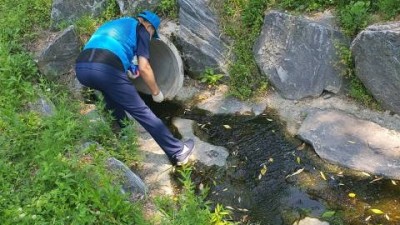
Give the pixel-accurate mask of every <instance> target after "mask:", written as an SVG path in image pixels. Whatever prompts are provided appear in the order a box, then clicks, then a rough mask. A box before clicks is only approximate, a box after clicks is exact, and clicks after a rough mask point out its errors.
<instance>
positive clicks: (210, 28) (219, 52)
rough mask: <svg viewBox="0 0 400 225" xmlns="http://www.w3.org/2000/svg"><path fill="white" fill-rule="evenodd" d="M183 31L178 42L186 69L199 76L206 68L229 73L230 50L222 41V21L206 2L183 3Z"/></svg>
mask: <svg viewBox="0 0 400 225" xmlns="http://www.w3.org/2000/svg"><path fill="white" fill-rule="evenodd" d="M178 4H179V24H180V29H179V32H178V36H177V43H178V46H179V47H180V48H179V50H180V51H181V53H182V58H183V60H184V62H185V70H186V71H187V72H188V74H189V75H190V76H192V77H199V76H200V75H201V74H203V73H204V71H205V69H206V68H212V69H214V72H215V73H216V74H219V73H224V74H226V73H227V60H228V58H229V57H228V56H227V54H228V48H227V43H226V41H224V40H222V39H221V32H220V30H219V27H218V24H219V21H218V18H217V16H216V14H214V12H213V11H212V10H211V8H210V7H209V5H208V1H206V0H179V1H178Z"/></svg>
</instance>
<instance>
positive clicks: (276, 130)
mask: <svg viewBox="0 0 400 225" xmlns="http://www.w3.org/2000/svg"><path fill="white" fill-rule="evenodd" d="M147 102H148V103H149V104H150V107H151V108H152V109H153V111H154V112H155V113H156V114H157V115H158V116H159V117H160V118H162V119H163V120H164V121H165V122H166V123H167V124H170V121H171V118H172V117H181V118H185V119H191V120H194V121H196V122H197V126H196V128H195V131H196V135H197V136H198V137H199V138H200V139H202V140H203V141H206V142H209V143H211V144H213V145H218V146H224V147H226V148H227V149H228V151H229V153H230V156H229V157H228V160H227V166H226V167H224V168H219V167H216V166H215V167H211V168H207V167H204V166H202V165H199V164H196V165H195V167H196V168H195V170H194V171H193V177H192V178H193V180H194V182H195V184H196V185H197V186H198V187H200V186H208V187H210V194H209V197H208V198H209V199H210V200H211V201H212V202H214V203H222V204H223V205H224V206H225V207H226V208H229V209H230V210H231V211H232V216H233V220H234V221H240V222H241V223H242V224H262V225H280V224H284V225H286V224H289V225H291V224H293V223H294V222H295V221H296V220H298V219H300V218H304V217H306V216H309V217H315V218H320V220H325V221H329V223H330V224H331V225H335V224H337V225H339V224H400V202H399V201H400V199H399V196H400V188H399V186H400V182H399V181H393V180H388V179H383V178H380V177H375V176H373V175H369V174H365V173H362V172H357V171H351V170H347V169H345V168H343V167H339V166H336V165H333V164H330V163H328V162H326V161H323V160H322V159H320V158H319V157H318V156H317V155H316V154H315V151H314V150H313V149H312V148H311V147H310V146H308V145H306V144H304V143H302V142H301V141H300V140H298V139H296V138H293V137H288V136H287V135H286V134H285V132H284V124H283V123H282V122H280V121H279V120H278V118H276V116H275V115H274V113H273V112H265V113H264V114H262V115H260V116H250V115H211V114H210V113H207V112H204V111H201V110H195V109H193V110H185V109H183V108H182V107H181V106H180V105H179V104H175V103H172V102H168V103H163V104H152V103H151V101H147ZM354 195H355V196H354Z"/></svg>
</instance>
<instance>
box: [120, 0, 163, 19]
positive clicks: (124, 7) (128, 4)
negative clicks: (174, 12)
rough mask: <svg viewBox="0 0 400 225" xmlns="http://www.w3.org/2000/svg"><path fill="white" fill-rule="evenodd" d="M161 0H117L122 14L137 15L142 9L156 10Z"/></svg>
mask: <svg viewBox="0 0 400 225" xmlns="http://www.w3.org/2000/svg"><path fill="white" fill-rule="evenodd" d="M160 1H161V0H135V1H131V0H117V3H118V6H119V9H120V11H121V14H123V15H130V16H136V14H137V13H139V12H140V11H142V10H154V9H155V8H156V7H157V6H158V4H159V3H160Z"/></svg>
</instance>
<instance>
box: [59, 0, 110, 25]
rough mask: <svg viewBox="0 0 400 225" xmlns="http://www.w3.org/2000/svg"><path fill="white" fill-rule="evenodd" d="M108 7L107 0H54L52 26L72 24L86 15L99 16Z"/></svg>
mask: <svg viewBox="0 0 400 225" xmlns="http://www.w3.org/2000/svg"><path fill="white" fill-rule="evenodd" d="M106 7H107V0H81V1H75V0H54V1H53V5H52V9H51V20H52V27H53V28H56V27H57V26H59V25H61V24H62V23H67V24H72V23H73V22H74V21H76V20H77V19H79V18H80V17H82V16H84V15H88V16H91V17H97V16H99V15H100V14H101V13H102V12H103V11H104V10H105V9H106Z"/></svg>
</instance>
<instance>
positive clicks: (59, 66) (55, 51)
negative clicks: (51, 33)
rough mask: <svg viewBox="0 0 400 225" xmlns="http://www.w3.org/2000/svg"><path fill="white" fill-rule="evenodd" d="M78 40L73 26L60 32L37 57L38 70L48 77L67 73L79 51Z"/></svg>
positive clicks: (79, 44) (52, 77) (54, 77)
mask: <svg viewBox="0 0 400 225" xmlns="http://www.w3.org/2000/svg"><path fill="white" fill-rule="evenodd" d="M80 46H81V43H80V40H79V37H78V35H77V33H76V32H75V29H74V26H69V27H68V28H67V29H66V30H64V31H62V32H60V33H59V34H58V35H56V37H55V38H54V40H52V41H51V42H50V43H49V44H48V46H47V47H46V48H45V49H43V50H42V51H41V53H40V55H39V57H38V58H37V64H38V67H39V70H40V72H42V74H43V75H45V76H46V77H47V78H50V79H57V78H59V77H60V76H61V75H63V74H66V73H68V72H69V71H70V70H71V69H72V66H73V65H74V63H75V59H76V57H78V54H79V52H80Z"/></svg>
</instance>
